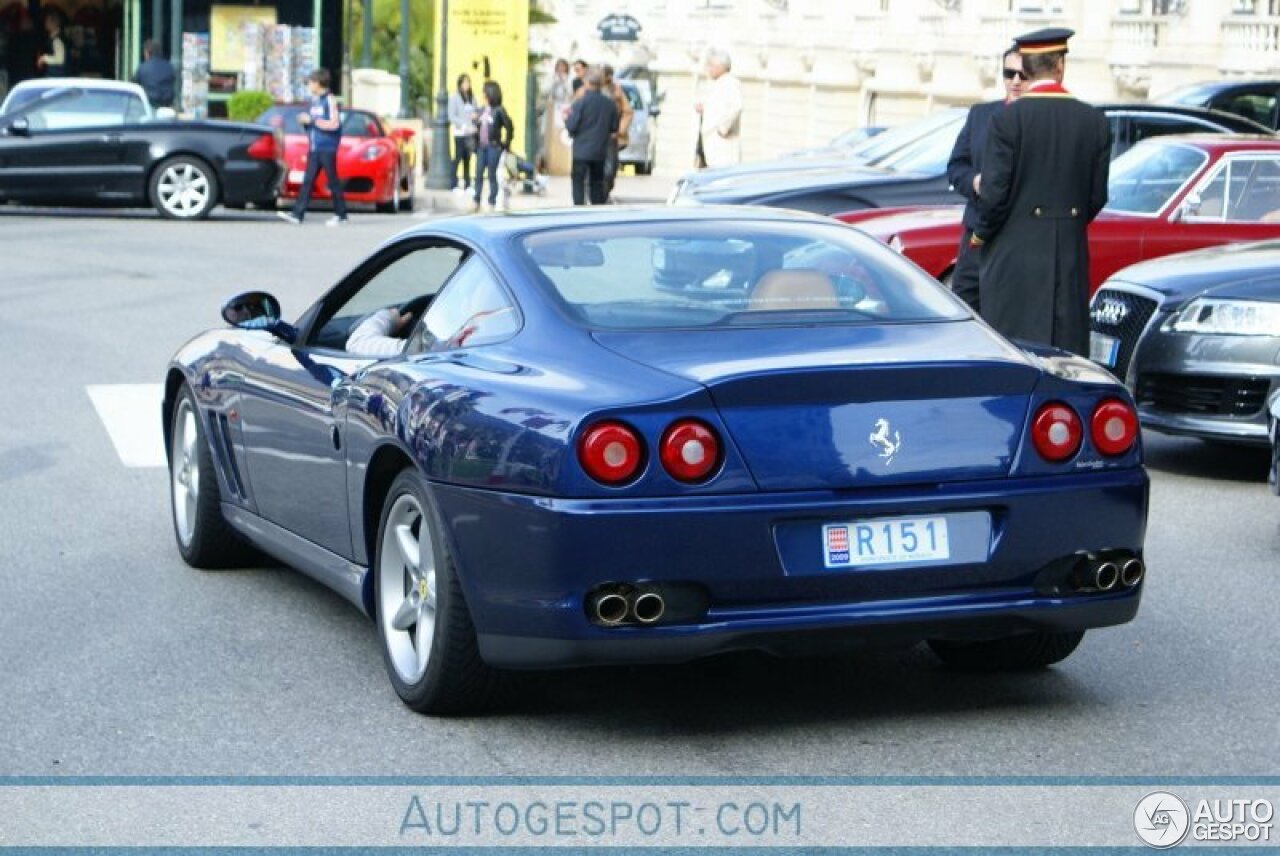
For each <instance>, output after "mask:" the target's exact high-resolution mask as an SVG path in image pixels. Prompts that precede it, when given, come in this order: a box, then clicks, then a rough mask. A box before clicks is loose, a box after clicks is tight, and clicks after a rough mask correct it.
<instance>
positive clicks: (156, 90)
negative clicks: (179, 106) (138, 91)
mask: <svg viewBox="0 0 1280 856" xmlns="http://www.w3.org/2000/svg"><path fill="white" fill-rule="evenodd" d="M175 77H176V74H175V73H174V70H173V63H171V62H169V60H167V59H165V58H164V54H163V53H161V52H160V45H158V44H156V42H155V40H154V39H147V40H146V41H145V42H143V43H142V63H141V64H140V65H139V66H138V70H137V71H135V72H134V73H133V80H134V82H135V83H137V84H138V85H139V86H141V87H142V91H143V92H146V93H147V100H148V101H150V102H151V106H152V107H172V106H173V81H174V78H175Z"/></svg>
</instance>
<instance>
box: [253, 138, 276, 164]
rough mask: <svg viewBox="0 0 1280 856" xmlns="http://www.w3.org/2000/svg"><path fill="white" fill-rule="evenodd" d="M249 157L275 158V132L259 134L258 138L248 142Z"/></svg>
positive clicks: (260, 158)
mask: <svg viewBox="0 0 1280 856" xmlns="http://www.w3.org/2000/svg"><path fill="white" fill-rule="evenodd" d="M247 153H248V155H249V157H251V158H253V159H254V160H275V159H276V136H275V134H261V135H259V137H258V139H256V140H254V141H253V142H252V143H250V144H249V149H248V152H247Z"/></svg>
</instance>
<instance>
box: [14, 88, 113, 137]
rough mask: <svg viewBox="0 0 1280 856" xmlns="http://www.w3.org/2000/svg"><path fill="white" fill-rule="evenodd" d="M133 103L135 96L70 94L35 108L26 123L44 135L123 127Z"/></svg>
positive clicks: (92, 93)
mask: <svg viewBox="0 0 1280 856" xmlns="http://www.w3.org/2000/svg"><path fill="white" fill-rule="evenodd" d="M131 100H132V96H130V95H129V94H128V93H126V92H93V91H85V90H79V91H75V92H68V93H66V94H64V95H59V96H54V97H51V98H49V99H48V100H47V101H45V102H44V103H41V104H38V105H37V106H35V107H32V108H31V110H30V111H28V113H27V119H28V121H29V122H30V124H31V127H32V129H34V130H42V131H74V130H79V129H81V128H104V127H110V126H113V125H123V124H124V122H125V117H126V115H127V114H128V112H129V109H130V104H129V102H130V101H131Z"/></svg>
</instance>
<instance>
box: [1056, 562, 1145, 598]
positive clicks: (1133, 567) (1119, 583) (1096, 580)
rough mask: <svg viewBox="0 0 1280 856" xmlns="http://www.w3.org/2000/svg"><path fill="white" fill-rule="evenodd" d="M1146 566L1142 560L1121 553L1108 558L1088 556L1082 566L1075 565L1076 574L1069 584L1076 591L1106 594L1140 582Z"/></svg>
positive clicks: (1131, 586)
mask: <svg viewBox="0 0 1280 856" xmlns="http://www.w3.org/2000/svg"><path fill="white" fill-rule="evenodd" d="M1146 570H1147V569H1146V566H1145V565H1144V564H1143V563H1142V560H1141V559H1139V558H1138V557H1137V556H1135V555H1133V554H1132V553H1121V554H1119V555H1116V554H1114V553H1113V554H1111V555H1110V556H1096V555H1090V556H1087V557H1085V560H1084V562H1083V563H1082V564H1080V565H1077V568H1076V572H1075V573H1074V574H1073V575H1072V576H1071V578H1070V584H1071V586H1072V587H1073V588H1075V590H1076V591H1081V592H1108V591H1114V590H1115V589H1117V588H1120V587H1124V588H1133V587H1134V586H1136V585H1138V583H1140V582H1142V578H1143V577H1144V576H1145V575H1146Z"/></svg>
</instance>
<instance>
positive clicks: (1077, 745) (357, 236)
mask: <svg viewBox="0 0 1280 856" xmlns="http://www.w3.org/2000/svg"><path fill="white" fill-rule="evenodd" d="M322 220H323V218H322V217H317V218H313V220H312V221H311V222H308V224H307V225H306V226H304V227H302V228H297V227H290V226H287V225H285V224H282V223H280V222H278V221H276V220H275V219H274V218H268V217H265V216H263V215H261V214H255V213H253V212H247V213H240V214H236V215H229V214H228V213H226V212H221V211H219V212H218V213H217V214H216V215H215V219H213V220H212V221H210V222H207V223H192V224H183V223H169V222H162V221H160V220H158V219H156V218H155V216H154V215H152V214H150V213H147V212H138V213H136V214H123V215H122V214H115V213H102V214H99V213H92V212H89V213H68V212H53V213H38V214H32V213H31V212H24V211H19V210H17V209H5V208H0V365H2V366H3V371H0V401H3V406H0V640H2V644H0V775H50V774H67V775H252V774H264V775H305V774H321V775H383V774H390V775H442V774H459V773H465V774H474V775H495V774H528V775H550V774H577V775H606V776H609V775H647V774H658V775H715V774H737V775H760V774H778V775H784V774H822V775H886V774H888V775H950V774H965V775H1050V776H1059V775H1069V776H1076V775H1147V776H1164V775H1206V776H1207V775H1233V774H1234V775H1265V774H1273V773H1274V772H1275V771H1276V770H1277V769H1280V741H1278V740H1276V737H1277V726H1276V723H1277V715H1276V711H1277V710H1278V709H1280V662H1278V661H1277V659H1276V658H1275V657H1274V648H1275V638H1276V632H1275V617H1274V616H1275V612H1276V607H1275V595H1276V585H1277V579H1276V567H1277V562H1276V557H1277V554H1278V553H1280V525H1278V524H1280V499H1276V498H1274V497H1272V496H1270V494H1269V493H1268V492H1267V490H1266V485H1265V466H1266V458H1265V455H1264V454H1262V453H1256V452H1250V451H1240V450H1235V449H1231V448H1226V447H1215V446H1211V445H1207V444H1203V443H1200V442H1198V441H1190V440H1175V439H1169V438H1162V437H1159V436H1152V435H1148V438H1147V441H1148V447H1147V448H1148V456H1149V463H1150V467H1151V475H1152V479H1153V487H1152V513H1151V525H1150V529H1149V535H1148V552H1147V556H1148V560H1149V566H1150V575H1149V581H1148V583H1147V590H1146V595H1145V600H1144V603H1143V605H1142V609H1141V611H1140V613H1139V615H1138V618H1137V620H1136V621H1135V622H1133V623H1131V624H1129V625H1126V626H1124V627H1120V628H1115V629H1109V630H1104V631H1097V632H1093V633H1091V634H1089V635H1088V636H1087V637H1086V639H1085V641H1084V643H1083V645H1082V646H1081V648H1080V649H1079V650H1078V651H1077V652H1076V654H1075V655H1074V656H1073V657H1071V658H1070V659H1069V660H1068V661H1066V662H1065V663H1063V664H1062V665H1060V666H1059V667H1057V668H1054V669H1051V670H1047V671H1045V672H1042V673H1036V674H1030V675H1026V674H1024V675H1012V676H989V677H973V676H964V675H956V674H952V673H949V672H947V671H945V670H943V669H942V668H940V667H939V666H938V665H937V664H936V663H935V661H934V660H933V659H932V657H931V656H930V655H929V654H928V652H927V651H925V650H923V649H916V650H913V651H908V652H886V653H868V654H864V655H858V656H855V657H844V658H834V659H831V658H828V659H819V660H804V661H777V660H773V659H770V658H768V657H764V656H747V655H744V656H733V657H728V658H723V659H719V660H715V661H710V662H702V663H696V664H692V665H687V666H680V667H652V668H619V669H612V670H604V669H596V670H591V671H579V672H571V673H562V674H555V675H551V676H547V677H545V678H543V679H539V680H537V681H531V682H529V683H528V686H527V687H526V688H525V690H524V692H523V693H522V695H521V697H520V698H519V699H518V700H517V701H516V702H515V703H514V705H513V707H512V708H511V709H510V710H508V711H506V712H503V713H500V714H494V715H490V716H485V717H480V718H473V719H454V720H439V719H428V718H425V717H421V716H418V715H416V714H413V713H411V712H409V711H408V710H407V709H406V708H404V707H403V706H402V705H401V704H400V702H399V700H398V699H397V698H396V696H395V694H394V693H393V692H392V690H391V688H390V685H389V684H388V681H387V678H386V676H385V674H384V672H383V664H382V661H381V657H380V654H379V650H378V644H377V640H376V635H375V630H374V627H373V625H372V623H370V622H369V621H368V620H366V619H365V618H363V617H362V616H361V615H360V614H358V613H357V612H356V610H354V609H353V608H352V607H350V606H348V605H347V604H346V603H345V602H343V601H342V600H340V599H339V598H338V597H337V596H336V595H333V594H331V593H330V592H328V591H327V590H325V589H323V588H321V587H320V586H319V585H317V584H315V583H313V582H311V581H310V580H308V579H307V578H305V577H303V576H302V575H300V574H296V573H294V572H291V571H289V570H287V569H284V568H281V567H267V568H251V569H244V570H238V571H231V572H219V573H210V572H200V571H195V570H192V569H190V568H188V567H186V566H185V565H184V564H183V563H182V561H181V560H180V558H179V556H178V553H177V551H176V549H175V548H174V545H173V534H172V528H171V523H170V512H169V502H168V494H167V480H166V474H165V471H164V470H163V469H161V468H156V467H126V466H124V464H123V463H122V462H121V459H120V457H119V456H118V455H117V452H116V450H115V448H114V446H113V444H112V442H111V440H110V439H109V436H108V433H107V431H106V429H105V428H104V423H103V422H102V420H101V419H100V418H99V417H98V414H97V412H96V411H95V408H94V406H93V404H92V403H91V401H90V399H89V397H88V394H87V392H86V387H87V386H90V385H98V384H148V383H158V382H159V381H160V380H161V378H162V372H163V369H164V366H165V363H166V361H167V359H168V358H169V356H170V355H171V354H172V352H173V351H174V350H175V349H176V348H177V347H178V346H179V345H180V344H182V343H183V342H184V341H185V340H186V339H188V338H189V337H190V336H192V335H194V334H195V333H197V332H199V331H200V330H202V329H204V328H207V327H209V326H213V325H217V324H219V323H220V321H219V318H218V307H219V305H220V302H221V300H222V299H223V298H224V297H226V296H229V295H230V294H232V293H234V292H237V291H240V290H247V289H250V288H265V289H268V290H270V291H272V292H274V293H275V294H276V295H277V296H278V297H280V298H281V300H282V302H283V304H284V307H285V311H286V314H287V315H294V314H298V313H300V312H301V310H302V309H303V308H304V306H305V305H306V304H307V303H309V302H310V300H311V299H313V298H314V297H315V296H317V295H318V294H319V293H320V292H321V290H322V289H324V288H326V287H327V286H328V285H329V284H330V283H332V282H333V281H334V280H335V279H336V278H337V277H338V276H340V275H341V274H342V273H343V272H344V271H345V270H347V269H348V268H349V267H351V266H353V265H354V264H355V263H356V262H357V261H358V260H359V259H360V258H361V257H362V256H363V255H364V254H365V253H366V252H367V251H369V250H370V249H372V248H373V247H374V246H375V245H376V244H378V243H379V242H380V241H381V240H383V239H384V238H386V237H388V236H390V235H392V234H394V233H395V232H397V231H399V230H400V229H402V228H405V227H406V226H408V225H411V224H412V223H414V222H422V221H421V220H414V219H412V218H409V217H406V216H376V215H372V214H356V215H354V217H353V223H352V224H351V225H350V226H349V227H347V228H344V229H337V230H335V229H326V228H325V227H324V226H323V225H322V224H321V221H322ZM156 419H157V421H158V415H157V417H156ZM1082 513H1087V509H1082Z"/></svg>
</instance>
